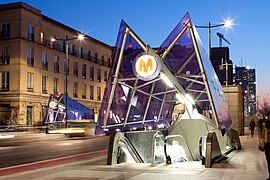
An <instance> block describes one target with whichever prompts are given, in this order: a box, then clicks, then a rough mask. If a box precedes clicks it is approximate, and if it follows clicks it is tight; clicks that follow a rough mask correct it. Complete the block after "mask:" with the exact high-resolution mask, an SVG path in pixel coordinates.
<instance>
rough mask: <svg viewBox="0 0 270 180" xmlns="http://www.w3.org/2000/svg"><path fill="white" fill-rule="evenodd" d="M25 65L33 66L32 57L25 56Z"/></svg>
mask: <svg viewBox="0 0 270 180" xmlns="http://www.w3.org/2000/svg"><path fill="white" fill-rule="evenodd" d="M27 65H28V66H30V67H34V58H30V57H28V58H27Z"/></svg>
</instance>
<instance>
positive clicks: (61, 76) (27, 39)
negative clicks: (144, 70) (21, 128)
mask: <svg viewBox="0 0 270 180" xmlns="http://www.w3.org/2000/svg"><path fill="white" fill-rule="evenodd" d="M0 25H1V26H0V28H1V29H0V32H1V34H0V75H1V78H0V79H1V83H0V125H1V124H3V125H4V124H19V125H29V126H31V125H40V124H42V120H43V117H44V115H45V112H46V110H47V103H48V98H49V96H50V94H55V95H60V94H61V93H65V90H67V93H68V96H69V97H71V98H73V99H75V100H76V101H78V102H80V103H82V104H84V105H85V106H87V107H88V108H90V109H93V110H94V112H98V111H99V108H100V105H101V100H102V96H103V92H104V88H105V85H106V81H107V78H108V74H109V69H110V66H111V57H112V47H111V46H109V45H107V44H105V43H103V42H101V41H98V40H96V39H94V38H92V37H90V36H87V35H85V37H84V40H82V41H79V40H77V39H75V37H77V36H78V35H79V34H80V33H81V32H79V31H77V30H75V29H73V28H71V27H68V26H66V25H64V24H62V23H60V22H57V21H55V20H53V19H51V18H49V17H47V16H45V15H43V14H42V13H41V11H40V10H38V9H36V8H33V7H31V6H29V5H27V4H25V3H21V2H20V3H10V4H3V5H0ZM52 38H56V41H51V39H52ZM73 38H74V39H73ZM66 39H68V41H64V40H66ZM65 42H67V43H68V61H67V60H66V59H67V58H66V55H67V53H66V48H65ZM66 72H68V73H67V75H66ZM66 79H67V80H68V81H67V88H65V84H66V82H65V80H66Z"/></svg>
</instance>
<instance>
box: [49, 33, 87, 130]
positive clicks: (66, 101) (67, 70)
mask: <svg viewBox="0 0 270 180" xmlns="http://www.w3.org/2000/svg"><path fill="white" fill-rule="evenodd" d="M75 39H78V40H83V39H84V35H83V34H80V35H78V36H77V37H71V38H69V37H68V36H66V37H65V39H58V38H52V39H51V41H56V40H60V41H63V42H64V45H65V46H66V64H65V68H66V72H65V88H64V93H65V111H66V116H65V127H66V128H67V125H68V123H67V120H68V74H69V51H68V41H70V40H75Z"/></svg>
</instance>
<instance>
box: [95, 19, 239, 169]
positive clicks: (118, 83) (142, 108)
mask: <svg viewBox="0 0 270 180" xmlns="http://www.w3.org/2000/svg"><path fill="white" fill-rule="evenodd" d="M176 107H178V108H176ZM231 124H232V120H231V117H230V114H229V112H228V107H227V105H226V103H225V99H224V94H223V92H222V87H221V85H220V83H219V80H218V78H217V75H216V74H215V71H214V69H213V67H212V65H211V62H210V60H209V58H208V57H207V56H206V55H205V51H204V49H203V47H202V43H201V40H200V38H199V35H198V33H197V31H196V28H195V26H194V25H193V24H192V22H191V20H190V16H189V14H186V15H185V16H184V18H183V19H182V20H181V21H180V22H179V23H178V24H177V26H176V27H175V28H174V30H173V31H172V32H171V33H170V35H169V36H168V37H167V38H166V39H165V41H164V42H163V43H162V44H161V45H160V47H159V48H151V47H150V45H148V44H146V43H144V42H143V41H142V40H141V39H140V38H139V36H137V35H136V33H135V32H134V31H133V30H132V29H131V28H130V27H129V26H128V25H127V24H126V22H124V21H122V22H121V25H120V28H119V33H118V38H117V42H116V48H115V52H114V58H113V66H112V68H111V70H110V74H109V80H108V83H107V84H106V89H105V92H104V98H103V101H102V106H101V111H100V114H99V118H98V122H97V126H96V131H95V133H96V134H102V133H106V134H110V136H111V140H110V145H109V152H108V160H107V163H108V164H117V163H123V162H136V163H151V164H152V165H153V166H155V165H156V164H160V163H167V164H169V163H174V162H183V161H202V163H203V164H205V166H206V167H211V166H212V164H213V162H214V160H217V159H222V158H223V157H224V156H225V155H226V153H229V152H230V151H232V150H234V149H236V148H237V149H239V148H241V143H240V140H239V137H238V132H237V131H235V130H233V129H231V127H230V126H231Z"/></svg>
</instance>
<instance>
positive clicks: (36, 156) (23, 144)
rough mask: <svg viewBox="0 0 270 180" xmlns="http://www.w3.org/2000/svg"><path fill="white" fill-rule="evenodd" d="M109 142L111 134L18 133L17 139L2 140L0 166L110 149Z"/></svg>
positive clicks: (15, 136)
mask: <svg viewBox="0 0 270 180" xmlns="http://www.w3.org/2000/svg"><path fill="white" fill-rule="evenodd" d="M10 134H12V133H10ZM13 134H14V133H13ZM108 144H109V137H108V136H85V137H72V138H68V137H66V136H64V135H62V134H45V133H24V132H17V133H15V134H14V138H10V139H0V162H1V163H0V168H6V167H11V166H18V165H23V164H28V163H33V162H40V161H46V160H52V159H55V158H61V157H67V156H72V155H79V154H85V153H90V152H98V151H102V150H107V149H108Z"/></svg>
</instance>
